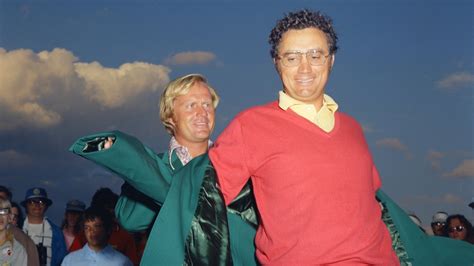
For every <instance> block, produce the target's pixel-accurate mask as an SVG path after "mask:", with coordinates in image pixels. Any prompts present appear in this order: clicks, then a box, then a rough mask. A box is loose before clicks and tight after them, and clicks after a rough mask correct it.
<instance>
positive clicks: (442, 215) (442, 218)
mask: <svg viewBox="0 0 474 266" xmlns="http://www.w3.org/2000/svg"><path fill="white" fill-rule="evenodd" d="M446 219H448V214H447V213H446V212H437V213H435V214H434V215H433V220H432V221H431V222H432V223H446Z"/></svg>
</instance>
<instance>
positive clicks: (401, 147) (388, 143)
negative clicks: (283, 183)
mask: <svg viewBox="0 0 474 266" xmlns="http://www.w3.org/2000/svg"><path fill="white" fill-rule="evenodd" d="M375 143H376V145H377V146H378V147H385V148H389V149H393V150H398V151H407V150H408V148H407V146H405V144H403V143H402V142H401V141H400V140H399V139H397V138H384V139H380V140H377V141H376V142H375Z"/></svg>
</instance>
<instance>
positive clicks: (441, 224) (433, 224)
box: [431, 222, 446, 227]
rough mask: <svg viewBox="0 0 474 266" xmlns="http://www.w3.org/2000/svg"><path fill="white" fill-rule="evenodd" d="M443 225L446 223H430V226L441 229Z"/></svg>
mask: <svg viewBox="0 0 474 266" xmlns="http://www.w3.org/2000/svg"><path fill="white" fill-rule="evenodd" d="M445 225H446V223H441V222H436V223H431V226H441V227H443V226H445Z"/></svg>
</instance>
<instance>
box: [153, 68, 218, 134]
mask: <svg viewBox="0 0 474 266" xmlns="http://www.w3.org/2000/svg"><path fill="white" fill-rule="evenodd" d="M199 82H200V83H203V84H204V85H206V87H207V88H208V89H209V93H210V94H211V98H212V105H213V106H214V108H217V105H218V104H219V96H218V95H217V93H216V91H215V90H214V89H213V88H212V87H211V86H210V85H209V84H208V83H207V80H206V78H205V77H204V76H203V75H201V74H188V75H185V76H181V77H179V78H177V79H175V80H173V81H171V82H170V83H168V85H167V86H166V88H165V89H164V91H163V93H162V94H161V98H160V120H161V123H163V125H164V126H165V128H166V131H168V133H169V134H170V135H174V127H173V124H171V123H170V121H169V120H170V118H172V117H173V112H174V106H173V103H174V100H175V99H176V97H178V96H181V95H185V94H187V93H188V92H189V90H190V88H191V87H192V86H193V85H194V84H196V83H199Z"/></svg>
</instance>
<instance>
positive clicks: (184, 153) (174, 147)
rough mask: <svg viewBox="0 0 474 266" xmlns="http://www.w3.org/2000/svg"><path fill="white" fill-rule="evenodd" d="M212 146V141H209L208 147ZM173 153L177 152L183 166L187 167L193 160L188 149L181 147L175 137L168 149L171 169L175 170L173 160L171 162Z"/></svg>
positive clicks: (172, 138)
mask: <svg viewBox="0 0 474 266" xmlns="http://www.w3.org/2000/svg"><path fill="white" fill-rule="evenodd" d="M212 144H213V143H212V141H211V140H209V141H208V144H207V145H208V147H211V146H212ZM173 152H176V155H177V156H178V158H179V160H180V161H181V164H183V166H185V165H186V164H187V163H189V161H191V160H192V159H193V157H192V156H191V154H190V153H189V150H188V148H187V147H185V146H183V145H181V144H179V143H178V141H177V140H176V138H175V137H174V136H173V137H171V140H170V144H169V148H168V160H169V163H170V166H171V169H173V170H175V168H174V166H173V163H172V160H171V158H172V155H173Z"/></svg>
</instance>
